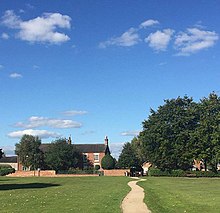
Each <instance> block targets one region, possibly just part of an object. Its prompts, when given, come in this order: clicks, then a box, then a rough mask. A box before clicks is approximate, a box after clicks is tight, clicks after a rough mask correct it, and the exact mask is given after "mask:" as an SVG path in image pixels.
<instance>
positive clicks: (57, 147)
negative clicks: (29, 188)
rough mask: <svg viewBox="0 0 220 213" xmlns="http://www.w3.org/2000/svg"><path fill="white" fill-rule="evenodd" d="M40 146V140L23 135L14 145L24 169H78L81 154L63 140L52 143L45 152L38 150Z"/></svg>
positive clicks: (36, 137)
mask: <svg viewBox="0 0 220 213" xmlns="http://www.w3.org/2000/svg"><path fill="white" fill-rule="evenodd" d="M40 145H41V139H40V138H39V137H38V136H33V135H23V136H22V138H21V140H20V142H19V143H17V144H16V145H15V153H16V155H18V157H19V161H20V162H21V163H22V165H23V166H24V167H26V168H28V169H31V170H36V169H38V168H40V169H53V170H56V171H59V170H68V169H70V168H79V167H81V165H82V163H83V156H82V153H80V152H79V151H78V150H76V148H75V147H74V146H72V145H71V144H68V143H67V141H66V139H65V138H60V139H57V140H55V141H53V142H52V143H51V144H49V146H48V147H47V148H46V151H45V152H43V151H42V150H41V149H40Z"/></svg>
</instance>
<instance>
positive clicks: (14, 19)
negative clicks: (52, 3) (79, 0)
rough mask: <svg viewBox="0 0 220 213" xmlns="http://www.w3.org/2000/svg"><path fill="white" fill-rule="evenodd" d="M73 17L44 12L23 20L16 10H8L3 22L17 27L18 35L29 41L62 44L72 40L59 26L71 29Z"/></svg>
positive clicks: (8, 25)
mask: <svg viewBox="0 0 220 213" xmlns="http://www.w3.org/2000/svg"><path fill="white" fill-rule="evenodd" d="M70 21H71V18H70V17H69V16H67V15H62V14H60V13H44V14H43V15H42V16H41V17H37V18H34V19H30V20H28V21H23V20H21V18H20V17H19V16H17V15H15V13H14V11H12V10H7V11H6V12H5V14H4V16H3V17H2V24H4V25H5V26H7V27H8V28H11V29H17V30H18V33H17V37H18V38H20V39H21V40H24V41H28V42H41V43H51V44H60V43H62V42H66V41H68V40H70V38H69V37H68V36H67V35H66V34H64V33H60V32H57V31H56V30H57V28H64V29H65V28H66V29H70V27H71V25H70Z"/></svg>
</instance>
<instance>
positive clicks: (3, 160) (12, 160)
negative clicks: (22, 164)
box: [0, 156, 17, 163]
mask: <svg viewBox="0 0 220 213" xmlns="http://www.w3.org/2000/svg"><path fill="white" fill-rule="evenodd" d="M0 163H17V156H11V157H3V158H1V159H0Z"/></svg>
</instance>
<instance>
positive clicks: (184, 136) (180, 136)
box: [139, 96, 198, 170]
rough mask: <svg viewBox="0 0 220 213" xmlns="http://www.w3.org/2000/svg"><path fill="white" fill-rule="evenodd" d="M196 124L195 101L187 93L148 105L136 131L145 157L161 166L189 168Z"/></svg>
mask: <svg viewBox="0 0 220 213" xmlns="http://www.w3.org/2000/svg"><path fill="white" fill-rule="evenodd" d="M197 125H198V116H197V114H196V103H194V102H193V99H192V98H189V97H187V96H185V97H184V98H181V97H178V98H177V99H171V100H165V104H164V105H162V106H160V107H159V108H158V110H157V111H154V110H152V109H151V114H150V116H149V118H148V119H147V120H145V121H144V122H143V131H142V132H141V133H140V135H139V137H140V139H141V140H142V141H143V149H144V150H145V153H146V155H147V158H148V159H149V160H150V162H152V163H153V164H154V165H155V166H157V167H158V168H159V169H162V170H165V169H167V170H171V169H183V170H187V169H189V168H190V167H191V166H192V162H193V158H194V156H193V143H192V142H191V140H190V135H191V134H192V133H193V131H195V129H196V128H197Z"/></svg>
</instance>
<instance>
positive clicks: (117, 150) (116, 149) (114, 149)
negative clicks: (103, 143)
mask: <svg viewBox="0 0 220 213" xmlns="http://www.w3.org/2000/svg"><path fill="white" fill-rule="evenodd" d="M123 145H124V143H123V142H122V143H110V145H109V146H110V150H111V155H112V156H113V157H114V158H116V159H118V157H119V155H120V154H121V151H122V148H123Z"/></svg>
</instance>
